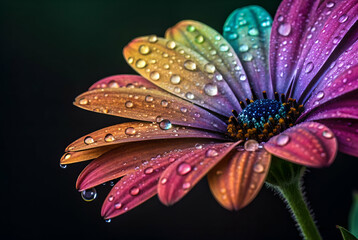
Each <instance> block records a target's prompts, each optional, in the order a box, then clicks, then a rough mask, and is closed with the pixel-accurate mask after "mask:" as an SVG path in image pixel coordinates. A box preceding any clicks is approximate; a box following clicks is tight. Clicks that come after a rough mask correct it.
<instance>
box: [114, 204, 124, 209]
mask: <svg viewBox="0 0 358 240" xmlns="http://www.w3.org/2000/svg"><path fill="white" fill-rule="evenodd" d="M114 208H115V209H121V208H122V203H116V204H114Z"/></svg>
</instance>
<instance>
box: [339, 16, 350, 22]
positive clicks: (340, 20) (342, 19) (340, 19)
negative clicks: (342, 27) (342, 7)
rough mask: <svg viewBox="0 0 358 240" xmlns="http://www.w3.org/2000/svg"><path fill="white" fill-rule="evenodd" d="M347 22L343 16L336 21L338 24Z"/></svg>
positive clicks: (346, 17) (346, 18)
mask: <svg viewBox="0 0 358 240" xmlns="http://www.w3.org/2000/svg"><path fill="white" fill-rule="evenodd" d="M347 20H348V16H347V15H345V14H343V15H342V16H341V17H340V18H339V19H338V22H340V23H344V22H346V21H347Z"/></svg>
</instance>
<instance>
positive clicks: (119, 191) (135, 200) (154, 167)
mask: <svg viewBox="0 0 358 240" xmlns="http://www.w3.org/2000/svg"><path fill="white" fill-rule="evenodd" d="M194 149H195V148H194ZM191 151H193V149H192V148H188V149H184V150H183V151H176V152H172V153H168V154H165V155H163V156H160V155H159V156H158V157H156V158H154V159H152V160H151V161H149V163H148V164H145V165H144V164H143V165H141V166H140V167H139V169H137V170H136V171H135V172H132V173H129V174H128V175H126V176H125V177H123V178H122V179H121V180H120V181H118V183H117V184H116V185H115V186H114V187H113V188H112V190H111V192H110V193H109V194H108V196H107V198H106V200H105V201H104V203H103V206H102V213H101V215H102V216H103V217H104V218H106V219H108V218H113V217H116V216H118V215H121V214H123V213H126V212H128V211H129V210H131V209H132V208H134V207H136V206H138V205H139V204H141V203H143V202H145V201H147V200H148V199H149V198H151V197H153V196H154V195H155V194H157V183H158V179H159V177H160V175H161V174H162V173H163V171H164V170H165V169H166V168H167V167H168V166H169V165H170V164H172V163H173V162H174V161H175V160H176V159H177V158H179V157H181V156H183V155H185V154H187V153H189V152H191Z"/></svg>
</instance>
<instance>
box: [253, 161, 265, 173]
mask: <svg viewBox="0 0 358 240" xmlns="http://www.w3.org/2000/svg"><path fill="white" fill-rule="evenodd" d="M264 170H265V167H264V166H263V165H262V164H261V163H256V164H255V166H254V172H255V173H263V172H264Z"/></svg>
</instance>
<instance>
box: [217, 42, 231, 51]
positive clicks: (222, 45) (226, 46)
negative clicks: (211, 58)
mask: <svg viewBox="0 0 358 240" xmlns="http://www.w3.org/2000/svg"><path fill="white" fill-rule="evenodd" d="M219 50H220V51H221V52H227V51H229V46H228V45H226V44H224V43H223V44H221V45H220V47H219Z"/></svg>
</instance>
